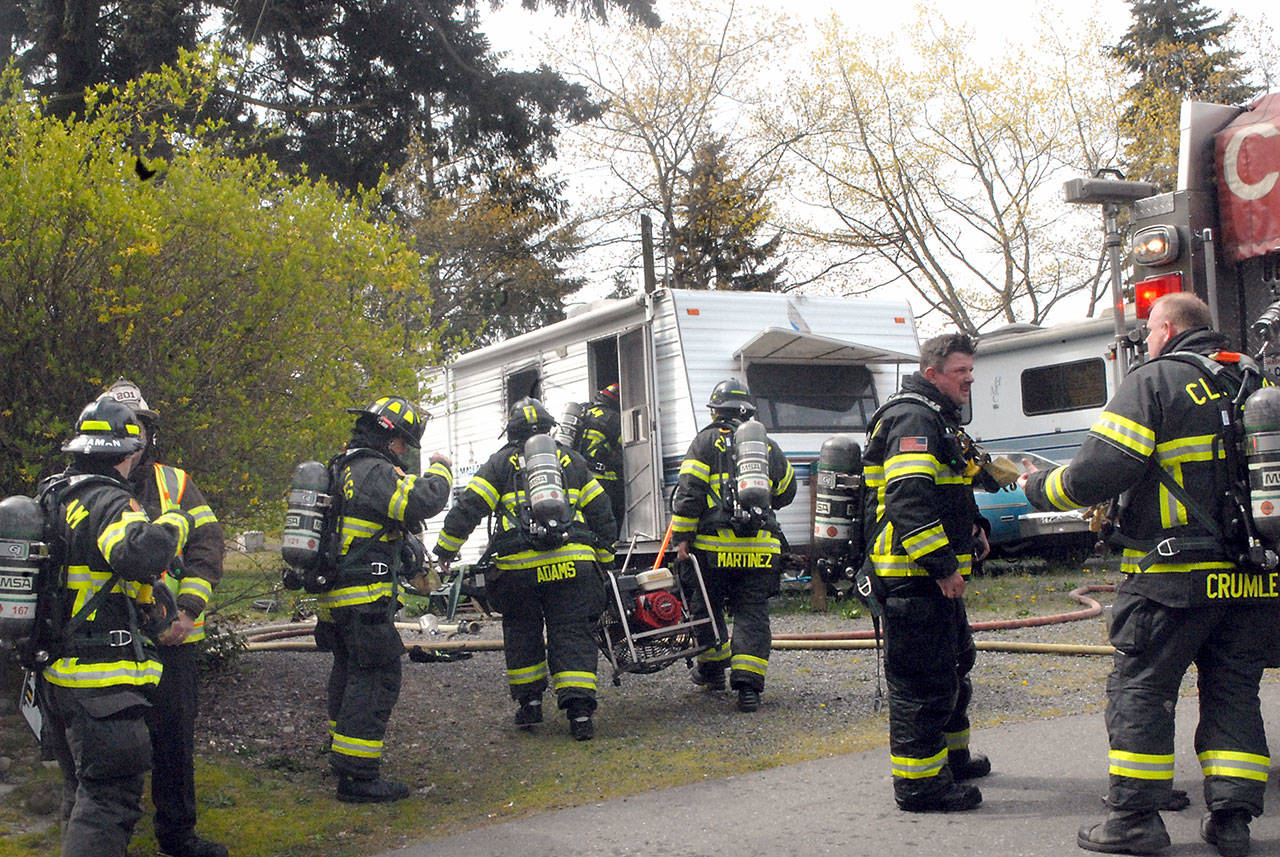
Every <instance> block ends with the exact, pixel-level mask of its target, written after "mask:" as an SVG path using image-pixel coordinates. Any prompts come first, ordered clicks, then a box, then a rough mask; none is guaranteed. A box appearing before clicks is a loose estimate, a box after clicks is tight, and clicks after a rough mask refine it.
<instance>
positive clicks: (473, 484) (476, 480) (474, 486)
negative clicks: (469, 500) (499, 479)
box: [466, 476, 498, 511]
mask: <svg viewBox="0 0 1280 857" xmlns="http://www.w3.org/2000/svg"><path fill="white" fill-rule="evenodd" d="M466 490H467V491H470V492H472V493H474V494H475V495H476V496H477V497H479V498H480V500H481V501H482V502H483V503H484V505H485V507H486V508H488V509H489V511H493V507H494V506H496V505H498V489H497V488H494V487H493V486H492V485H491V484H489V481H488V480H487V479H483V478H481V477H480V476H472V477H471V481H470V482H468V483H467V487H466Z"/></svg>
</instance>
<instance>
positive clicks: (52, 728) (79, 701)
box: [40, 681, 151, 857]
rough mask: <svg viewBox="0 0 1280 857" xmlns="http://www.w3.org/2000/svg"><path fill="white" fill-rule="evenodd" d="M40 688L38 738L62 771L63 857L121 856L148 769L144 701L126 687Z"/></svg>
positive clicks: (136, 815)
mask: <svg viewBox="0 0 1280 857" xmlns="http://www.w3.org/2000/svg"><path fill="white" fill-rule="evenodd" d="M40 685H41V687H40V692H41V694H40V695H41V700H42V703H41V708H42V710H43V712H44V715H45V717H46V722H45V725H44V730H43V737H44V739H45V741H46V742H48V744H49V745H50V747H49V749H51V750H52V752H53V756H54V758H55V759H57V761H58V766H59V767H60V768H61V769H62V778H63V781H62V824H63V829H62V855H63V857H89V855H92V856H93V857H99V855H100V857H125V853H126V851H127V850H128V846H129V840H130V839H131V838H133V828H134V825H136V824H137V823H138V819H140V818H141V817H142V787H143V781H144V780H145V775H146V772H147V770H148V769H149V768H150V767H151V741H150V738H149V737H148V735H147V725H146V722H145V720H144V715H143V711H144V710H145V708H146V706H147V699H146V697H144V696H143V695H142V693H140V692H139V691H137V690H134V689H131V688H130V689H117V688H103V689H87V688H86V689H74V690H73V689H71V688H65V687H58V686H56V685H51V684H48V683H47V682H44V681H41V682H40Z"/></svg>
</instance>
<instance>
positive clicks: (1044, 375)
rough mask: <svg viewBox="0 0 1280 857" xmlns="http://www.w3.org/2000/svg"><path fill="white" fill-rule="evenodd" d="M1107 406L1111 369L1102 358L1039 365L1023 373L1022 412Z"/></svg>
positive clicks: (1031, 414) (1035, 413) (1028, 414)
mask: <svg viewBox="0 0 1280 857" xmlns="http://www.w3.org/2000/svg"><path fill="white" fill-rule="evenodd" d="M1106 403H1107V366H1106V363H1105V361H1103V360H1102V358H1101V357H1090V358H1088V359H1087V360H1073V361H1072V362H1070V363H1055V364H1054V365H1052V366H1036V367H1034V368H1032V369H1024V370H1023V372H1022V412H1023V413H1024V414H1026V415H1027V416H1029V417H1033V416H1036V415H1037V414H1060V413H1062V412H1064V411H1078V410H1081V409H1083V408H1096V407H1100V406H1101V405H1105V404H1106Z"/></svg>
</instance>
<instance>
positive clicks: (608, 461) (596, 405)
mask: <svg viewBox="0 0 1280 857" xmlns="http://www.w3.org/2000/svg"><path fill="white" fill-rule="evenodd" d="M618 406H619V402H618V385H617V384H610V385H609V386H607V387H604V388H602V389H601V390H600V392H598V393H596V400H595V402H593V403H592V404H591V405H589V406H588V407H587V409H586V410H585V411H584V412H583V414H582V436H581V438H579V440H578V449H579V450H580V451H581V452H582V457H583V458H585V459H586V460H587V466H588V467H589V468H591V474H592V475H593V476H595V478H596V481H597V482H599V483H600V487H601V488H603V489H604V493H605V494H606V495H608V497H609V506H610V508H611V509H612V510H613V519H614V521H615V522H616V523H617V525H618V529H619V531H621V529H622V516H623V515H625V514H626V511H627V500H626V483H625V482H624V481H623V479H622V416H621V414H620V412H619V410H618Z"/></svg>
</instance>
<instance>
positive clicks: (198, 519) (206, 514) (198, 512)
mask: <svg viewBox="0 0 1280 857" xmlns="http://www.w3.org/2000/svg"><path fill="white" fill-rule="evenodd" d="M187 514H188V515H190V516H191V518H192V520H193V521H194V526H196V527H203V526H204V525H205V524H216V523H218V517H217V516H216V515H214V514H213V509H211V508H209V507H208V506H196V507H195V508H194V509H188V510H187Z"/></svg>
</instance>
